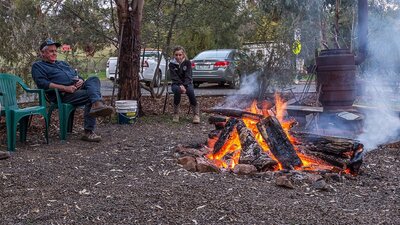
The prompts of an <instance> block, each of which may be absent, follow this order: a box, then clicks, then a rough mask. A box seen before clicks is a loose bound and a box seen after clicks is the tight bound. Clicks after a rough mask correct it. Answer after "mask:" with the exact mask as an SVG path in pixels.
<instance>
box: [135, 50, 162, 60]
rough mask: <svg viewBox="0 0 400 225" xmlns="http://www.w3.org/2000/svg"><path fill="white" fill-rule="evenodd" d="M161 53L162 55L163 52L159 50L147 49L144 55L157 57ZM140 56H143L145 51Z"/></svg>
mask: <svg viewBox="0 0 400 225" xmlns="http://www.w3.org/2000/svg"><path fill="white" fill-rule="evenodd" d="M159 55H161V52H157V51H145V52H144V57H148V58H150V57H155V58H157V57H158V56H159ZM140 57H143V52H142V53H141V54H140Z"/></svg>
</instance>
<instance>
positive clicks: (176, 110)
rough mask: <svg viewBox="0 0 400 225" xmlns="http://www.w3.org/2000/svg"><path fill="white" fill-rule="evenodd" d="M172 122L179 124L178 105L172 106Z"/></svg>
mask: <svg viewBox="0 0 400 225" xmlns="http://www.w3.org/2000/svg"><path fill="white" fill-rule="evenodd" d="M172 121H173V122H175V123H178V122H179V105H175V104H174V115H173V116H172Z"/></svg>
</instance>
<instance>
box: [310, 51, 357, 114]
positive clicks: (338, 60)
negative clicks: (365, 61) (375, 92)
mask: <svg viewBox="0 0 400 225" xmlns="http://www.w3.org/2000/svg"><path fill="white" fill-rule="evenodd" d="M355 75H356V63H355V57H354V54H353V53H352V52H351V51H350V50H349V49H329V50H322V51H321V52H320V54H319V56H318V57H317V88H318V89H317V91H318V90H319V91H320V95H319V101H320V102H321V104H322V106H323V107H324V111H330V110H348V109H351V108H352V105H353V103H354V100H355V99H356V85H355V83H356V81H355V80H356V76H355Z"/></svg>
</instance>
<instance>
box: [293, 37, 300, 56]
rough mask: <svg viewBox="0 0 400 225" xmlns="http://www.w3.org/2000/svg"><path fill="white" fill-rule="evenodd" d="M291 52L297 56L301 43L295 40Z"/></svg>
mask: <svg viewBox="0 0 400 225" xmlns="http://www.w3.org/2000/svg"><path fill="white" fill-rule="evenodd" d="M292 52H293V53H294V54H295V55H298V54H299V53H300V52H301V43H300V41H298V40H296V41H295V42H293V46H292Z"/></svg>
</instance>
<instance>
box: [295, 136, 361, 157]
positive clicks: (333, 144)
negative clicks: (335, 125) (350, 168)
mask: <svg viewBox="0 0 400 225" xmlns="http://www.w3.org/2000/svg"><path fill="white" fill-rule="evenodd" d="M291 134H292V135H293V136H294V137H295V139H296V143H295V145H303V146H306V148H307V150H309V151H313V152H321V153H324V154H329V155H334V156H335V157H340V158H346V159H350V158H352V157H353V155H354V150H355V149H358V146H359V145H360V142H358V141H356V140H352V139H348V138H341V137H332V136H323V135H317V134H310V133H301V132H292V133H291Z"/></svg>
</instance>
